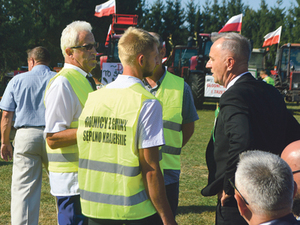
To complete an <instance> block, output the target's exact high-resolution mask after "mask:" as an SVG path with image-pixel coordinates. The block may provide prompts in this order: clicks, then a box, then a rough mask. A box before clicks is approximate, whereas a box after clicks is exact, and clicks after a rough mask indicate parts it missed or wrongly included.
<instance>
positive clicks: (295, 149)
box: [281, 140, 300, 217]
mask: <svg viewBox="0 0 300 225" xmlns="http://www.w3.org/2000/svg"><path fill="white" fill-rule="evenodd" d="M281 158H282V159H283V160H284V161H286V162H287V164H288V165H289V166H290V167H291V169H292V171H293V177H294V181H295V182H296V184H297V193H296V195H295V196H294V201H293V209H292V211H293V213H294V215H295V216H297V217H299V216H300V163H299V162H300V140H298V141H294V142H292V143H290V144H289V145H288V146H286V147H285V149H284V150H283V152H282V153H281Z"/></svg>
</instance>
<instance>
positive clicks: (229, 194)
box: [201, 33, 300, 225]
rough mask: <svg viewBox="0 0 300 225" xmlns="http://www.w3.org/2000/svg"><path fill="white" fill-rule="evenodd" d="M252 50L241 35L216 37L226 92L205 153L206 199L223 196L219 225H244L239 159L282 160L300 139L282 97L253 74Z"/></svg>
mask: <svg viewBox="0 0 300 225" xmlns="http://www.w3.org/2000/svg"><path fill="white" fill-rule="evenodd" d="M250 53H251V46H250V43H249V41H248V40H247V39H246V38H245V37H243V36H242V35H240V34H237V33H221V34H220V35H217V36H216V38H215V40H214V43H213V45H212V47H211V49H210V53H209V58H210V59H209V61H208V62H207V65H206V67H207V68H210V69H211V71H212V73H213V77H214V81H215V83H218V84H220V85H223V86H224V87H226V88H227V90H226V91H225V92H224V93H223V95H222V96H221V98H220V103H219V106H220V112H219V115H218V117H217V120H216V124H215V127H214V130H213V133H212V136H211V139H210V142H209V144H208V146H207V149H206V162H207V167H208V170H209V175H208V184H207V186H206V187H205V188H204V189H203V190H202V191H201V193H202V195H204V196H213V195H217V196H218V204H217V209H216V224H217V225H220V224H222V225H223V224H225V225H227V224H228V225H229V224H230V225H234V224H236V225H241V224H246V221H245V220H244V219H243V218H242V217H241V216H240V215H239V212H238V209H237V204H236V201H235V199H234V197H233V189H232V187H231V185H230V183H229V181H228V179H229V178H231V177H234V173H235V171H236V164H237V162H238V156H239V154H240V153H241V152H243V151H247V150H254V149H260V150H263V151H268V152H272V153H275V154H278V155H280V154H281V152H282V150H283V149H284V148H285V146H287V145H288V144H289V143H291V142H293V141H295V140H298V139H299V137H300V125H299V123H298V122H297V120H296V119H295V118H294V117H293V116H292V115H291V114H290V112H289V111H288V110H287V108H286V104H285V102H284V100H283V97H282V96H281V94H280V93H279V92H278V91H277V90H276V88H274V87H273V86H271V85H268V84H266V83H265V82H263V81H259V80H256V79H255V78H254V77H253V76H252V75H251V74H250V73H249V72H248V60H249V58H250Z"/></svg>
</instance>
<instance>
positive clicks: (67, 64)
mask: <svg viewBox="0 0 300 225" xmlns="http://www.w3.org/2000/svg"><path fill="white" fill-rule="evenodd" d="M64 68H66V69H74V70H76V71H78V72H79V73H81V74H82V75H83V76H84V77H86V75H88V76H89V77H91V76H92V75H91V74H90V73H87V72H85V71H84V70H82V69H80V68H79V67H78V66H75V65H72V64H69V63H65V64H64Z"/></svg>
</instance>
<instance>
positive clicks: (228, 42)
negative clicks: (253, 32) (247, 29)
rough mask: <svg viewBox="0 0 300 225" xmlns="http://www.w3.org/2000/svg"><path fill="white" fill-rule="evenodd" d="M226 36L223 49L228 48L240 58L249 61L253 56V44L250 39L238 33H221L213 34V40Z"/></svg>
mask: <svg viewBox="0 0 300 225" xmlns="http://www.w3.org/2000/svg"><path fill="white" fill-rule="evenodd" d="M220 38H224V42H223V43H222V45H221V48H222V49H223V50H228V51H230V52H232V53H233V54H234V56H236V57H237V58H239V59H240V60H244V61H246V62H248V61H249V60H250V56H251V44H250V41H249V40H248V39H247V38H245V37H244V36H243V35H241V34H238V33H233V32H230V33H220V34H217V35H214V36H212V40H213V42H215V41H216V40H218V39H220Z"/></svg>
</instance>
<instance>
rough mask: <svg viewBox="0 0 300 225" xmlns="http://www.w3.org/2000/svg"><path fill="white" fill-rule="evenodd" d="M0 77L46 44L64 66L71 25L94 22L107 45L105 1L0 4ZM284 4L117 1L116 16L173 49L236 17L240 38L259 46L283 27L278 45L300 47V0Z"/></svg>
mask: <svg viewBox="0 0 300 225" xmlns="http://www.w3.org/2000/svg"><path fill="white" fill-rule="evenodd" d="M0 1H1V13H0V71H1V76H3V74H4V73H7V72H8V71H11V70H15V69H17V68H18V67H20V66H22V65H26V64H27V55H26V50H27V49H29V48H33V47H35V46H39V45H42V46H45V47H46V48H48V49H49V51H50V52H51V57H52V62H51V67H54V66H56V65H57V63H62V62H63V61H64V60H63V56H62V53H61V50H60V36H61V32H62V30H63V29H64V28H65V27H66V25H67V24H69V23H71V22H72V21H75V20H85V21H88V22H90V23H91V24H92V27H93V33H94V36H95V39H96V40H97V41H99V42H100V43H103V44H104V42H105V38H106V35H107V31H108V27H109V24H110V23H111V17H103V18H98V17H95V16H94V11H95V6H96V5H99V4H101V3H103V2H105V1H106V0H97V1H96V0H85V1H82V0H0ZM282 2H283V0H277V1H276V4H275V5H273V6H269V5H267V4H266V1H265V0H261V2H260V6H259V8H258V9H257V10H254V9H252V8H251V7H250V6H248V5H246V4H245V3H244V2H243V1H242V0H205V1H204V0H189V1H188V2H187V3H186V4H182V3H181V1H180V0H175V1H174V0H166V1H163V0H156V1H155V2H154V3H153V4H149V2H148V1H147V0H116V8H117V13H119V14H137V15H138V27H140V28H143V29H145V30H148V31H154V32H157V33H159V34H161V35H162V37H163V39H164V40H165V41H166V42H167V43H172V45H177V44H183V45H184V44H186V43H187V39H188V37H189V36H194V35H195V32H196V33H211V32H218V31H219V30H220V29H221V28H222V26H224V25H225V23H226V22H227V21H228V19H230V18H231V17H232V16H234V15H237V14H240V13H243V24H242V31H241V33H242V35H244V36H246V37H247V38H249V39H251V40H252V42H253V47H254V48H260V47H261V46H262V44H263V41H264V38H263V37H264V36H265V35H266V34H267V33H269V32H272V31H275V30H276V29H277V28H278V27H279V26H282V27H283V29H282V36H281V40H280V45H281V44H284V43H288V42H290V43H300V40H299V39H300V26H299V23H300V21H299V20H297V18H299V16H300V6H299V5H300V0H296V4H295V5H291V6H290V7H289V8H284V7H283V6H282ZM276 47H277V46H276V45H274V46H271V47H270V54H269V55H268V59H267V65H266V66H267V67H269V68H271V67H273V64H274V61H275V53H276Z"/></svg>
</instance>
